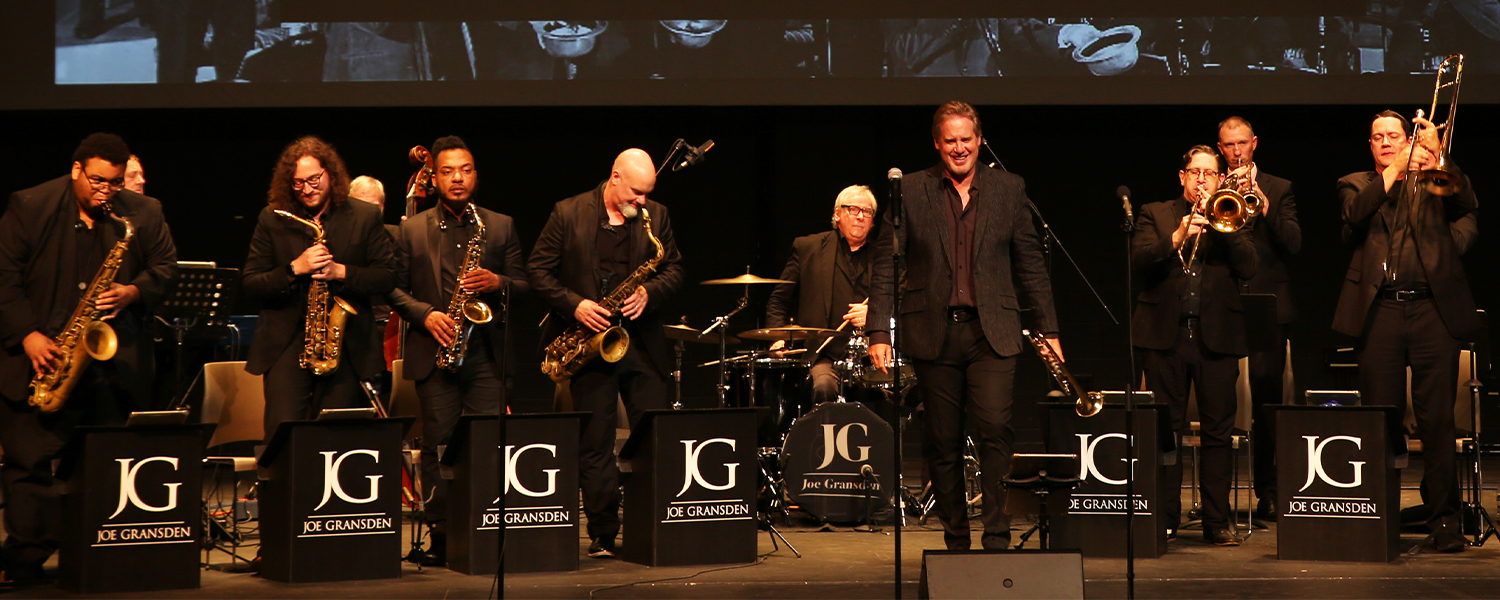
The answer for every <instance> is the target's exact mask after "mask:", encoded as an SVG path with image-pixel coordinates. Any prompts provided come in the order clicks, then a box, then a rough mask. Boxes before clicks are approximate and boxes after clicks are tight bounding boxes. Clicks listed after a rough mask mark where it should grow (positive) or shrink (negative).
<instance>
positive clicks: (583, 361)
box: [542, 208, 667, 383]
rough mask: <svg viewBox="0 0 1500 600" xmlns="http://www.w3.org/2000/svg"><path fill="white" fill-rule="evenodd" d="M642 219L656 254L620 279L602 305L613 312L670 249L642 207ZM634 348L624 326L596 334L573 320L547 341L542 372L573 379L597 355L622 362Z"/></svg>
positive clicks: (560, 380)
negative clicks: (550, 341)
mask: <svg viewBox="0 0 1500 600" xmlns="http://www.w3.org/2000/svg"><path fill="white" fill-rule="evenodd" d="M641 220H642V221H643V223H644V225H645V226H646V237H647V238H649V239H650V240H651V243H652V245H655V246H656V257H655V258H652V259H651V260H648V261H646V262H644V263H641V266H639V267H637V268H636V270H635V272H634V273H631V274H630V277H628V278H626V279H625V281H622V282H620V285H619V286H616V287H615V289H614V291H612V292H610V293H609V295H608V296H605V297H604V299H603V300H601V301H599V306H602V307H604V308H605V309H607V310H609V311H610V312H611V313H613V312H615V311H618V310H620V307H621V306H622V305H624V304H625V299H626V298H629V297H630V295H631V294H633V293H635V288H636V287H638V286H640V285H641V282H642V281H645V280H646V278H647V277H650V276H651V273H653V272H655V271H656V265H657V263H660V262H661V259H662V257H663V256H665V255H666V253H667V251H666V249H665V248H663V247H662V245H661V240H658V239H656V235H655V234H653V233H651V213H649V212H647V211H646V209H644V208H642V209H641ZM628 349H630V334H629V333H628V332H626V331H625V329H624V328H623V327H619V326H615V327H610V328H609V329H606V330H604V331H601V332H598V333H595V332H594V331H593V330H591V329H589V328H588V326H586V325H584V324H583V323H573V325H572V326H570V327H568V329H567V330H566V331H564V332H563V333H562V335H559V336H557V339H555V340H552V343H551V344H547V350H546V356H544V357H543V358H542V372H543V373H546V374H547V376H548V377H551V378H552V381H556V382H558V383H562V382H564V381H567V380H569V379H572V378H573V376H574V375H577V374H578V371H579V370H581V369H583V367H584V365H587V364H588V363H589V361H591V360H593V359H594V358H596V357H598V358H603V359H604V361H605V362H618V361H619V360H620V359H621V358H624V357H625V351H626V350H628Z"/></svg>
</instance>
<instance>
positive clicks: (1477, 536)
mask: <svg viewBox="0 0 1500 600" xmlns="http://www.w3.org/2000/svg"><path fill="white" fill-rule="evenodd" d="M1479 312H1480V319H1481V320H1482V322H1483V323H1485V325H1488V324H1489V323H1488V319H1485V318H1484V317H1485V313H1484V311H1479ZM1485 329H1486V330H1488V327H1486V328H1485ZM1486 364H1487V363H1486ZM1479 365H1480V360H1479V345H1478V344H1475V343H1472V342H1471V343H1469V380H1468V381H1467V382H1465V383H1464V385H1466V386H1468V388H1469V400H1470V402H1471V403H1472V410H1470V411H1469V418H1470V428H1469V431H1470V432H1471V437H1470V438H1469V444H1468V446H1467V447H1465V448H1464V451H1465V452H1467V453H1468V454H1469V456H1470V460H1471V461H1472V462H1473V464H1474V466H1473V470H1472V471H1471V472H1470V473H1469V474H1468V477H1467V479H1468V481H1467V482H1466V483H1467V484H1468V485H1466V486H1463V487H1464V488H1465V489H1464V490H1463V495H1464V506H1463V509H1462V510H1463V511H1464V512H1462V513H1460V514H1461V515H1473V518H1474V519H1476V521H1477V522H1476V523H1475V524H1476V525H1477V527H1476V528H1475V530H1474V539H1472V540H1469V545H1470V546H1475V547H1478V546H1483V545H1484V543H1485V542H1486V541H1489V539H1490V536H1494V535H1500V532H1497V531H1496V530H1495V520H1494V519H1492V518H1490V513H1489V512H1488V511H1486V510H1485V509H1484V502H1482V501H1481V500H1480V496H1481V495H1482V494H1484V469H1483V468H1482V467H1480V461H1481V460H1483V459H1484V453H1483V452H1481V451H1480V444H1479V398H1480V395H1479V388H1481V387H1483V386H1484V384H1483V383H1480V381H1479Z"/></svg>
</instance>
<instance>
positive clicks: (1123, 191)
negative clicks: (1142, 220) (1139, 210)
mask: <svg viewBox="0 0 1500 600" xmlns="http://www.w3.org/2000/svg"><path fill="white" fill-rule="evenodd" d="M1115 195H1116V196H1119V197H1120V203H1121V204H1122V205H1124V207H1125V218H1126V219H1129V220H1132V221H1134V220H1135V211H1134V210H1131V207H1130V188H1128V187H1125V186H1123V185H1122V186H1120V187H1117V188H1115Z"/></svg>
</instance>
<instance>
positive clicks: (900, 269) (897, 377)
mask: <svg viewBox="0 0 1500 600" xmlns="http://www.w3.org/2000/svg"><path fill="white" fill-rule="evenodd" d="M903 203H904V201H903V199H902V197H901V195H900V194H891V203H890V204H891V206H890V208H888V209H887V210H889V211H890V212H889V213H888V214H890V216H891V240H892V243H891V316H890V322H889V323H886V324H885V325H886V326H887V328H888V330H889V331H890V333H891V365H890V368H891V369H892V370H893V371H894V372H893V373H892V374H891V377H892V379H891V389H892V390H895V394H894V395H893V396H892V398H893V399H894V404H895V409H896V452H895V456H896V464H895V469H893V471H892V472H894V473H895V474H896V475H895V477H894V478H892V481H895V482H896V489H894V490H892V494H891V501H892V502H893V503H894V504H895V506H896V526H895V530H896V535H895V536H893V539H894V543H895V559H894V562H895V570H896V578H895V581H896V600H901V525H902V521H903V519H904V518H905V517H906V513H905V510H906V502H905V498H903V497H902V495H901V490H902V489H903V488H904V487H905V483H903V480H902V476H901V462H902V460H903V454H904V453H903V452H902V447H903V444H902V438H904V437H905V433H906V426H905V424H904V422H903V421H902V420H901V410H902V409H903V408H905V406H906V402H905V399H906V397H905V395H903V394H902V393H901V385H902V382H901V336H900V333H901V332H900V329H901V327H900V325H899V323H898V321H899V320H900V315H901V279H902V277H903V276H904V274H905V271H906V269H905V265H903V264H902V257H901V226H902V223H901V221H902V219H901V210H902V208H903V207H902V204H903ZM866 325H868V323H867V324H866Z"/></svg>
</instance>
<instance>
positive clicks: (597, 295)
mask: <svg viewBox="0 0 1500 600" xmlns="http://www.w3.org/2000/svg"><path fill="white" fill-rule="evenodd" d="M655 188H656V170H655V166H654V165H653V164H652V162H651V156H650V155H648V154H646V152H645V151H644V150H639V149H635V148H632V149H630V150H626V151H624V152H621V153H620V155H619V156H618V157H616V158H615V163H614V167H613V169H612V170H611V171H610V174H609V179H607V180H605V181H604V182H603V183H601V184H599V186H598V187H596V188H594V189H592V190H590V191H587V192H584V193H582V194H579V195H577V196H574V197H572V198H569V199H567V200H563V201H562V202H558V203H557V205H556V206H555V207H554V208H553V209H552V216H550V217H548V218H547V225H546V227H544V228H542V234H541V236H540V237H539V238H537V241H536V247H534V248H532V250H531V260H530V262H529V263H528V264H527V266H526V268H527V272H528V274H529V275H530V278H531V287H532V289H533V290H535V291H536V293H537V294H538V295H540V296H541V297H542V299H543V300H545V301H546V302H547V304H548V306H549V307H550V308H551V313H550V314H549V315H548V317H547V324H546V326H545V327H544V328H543V329H542V340H541V341H542V344H549V343H551V342H552V340H554V339H556V338H557V336H558V335H559V334H561V333H562V332H563V331H564V330H566V329H568V328H569V327H570V326H572V325H573V324H574V323H583V324H584V325H586V326H587V327H588V328H589V329H590V330H593V331H604V330H605V329H607V328H608V327H610V326H611V325H619V326H621V327H624V328H625V331H627V332H628V333H630V348H629V350H628V351H626V353H625V356H624V357H622V358H621V359H620V361H619V362H614V363H609V362H605V361H602V360H597V359H596V360H594V361H592V362H590V363H589V364H588V365H587V366H585V367H583V370H581V371H580V372H578V374H577V375H575V376H574V377H573V379H572V381H571V383H570V384H569V385H570V386H571V393H572V396H573V405H574V406H575V407H577V408H578V410H584V411H589V412H590V413H593V416H592V417H591V418H590V419H589V421H588V425H587V426H585V428H584V432H583V439H582V440H581V442H580V444H581V448H580V451H579V454H580V456H579V483H580V486H581V487H582V488H583V507H584V514H586V515H587V516H588V534H589V538H590V539H592V540H593V541H592V542H591V543H590V544H589V551H588V553H589V556H591V557H595V558H609V557H612V556H614V552H615V536H617V535H619V532H620V518H619V512H620V484H619V478H620V473H619V469H618V468H617V467H616V465H615V423H616V422H617V419H618V418H619V417H618V414H617V413H616V398H622V399H623V400H624V401H625V408H626V410H627V412H629V415H628V417H629V419H630V425H631V426H632V427H634V426H635V424H636V422H637V421H638V420H639V419H640V416H641V412H642V411H645V410H647V409H654V408H666V407H667V384H666V375H667V373H669V372H670V371H671V367H672V363H671V360H670V358H669V357H668V354H667V337H666V334H665V332H664V331H663V330H662V323H661V317H660V312H661V307H662V304H663V303H665V302H666V301H668V300H670V299H671V297H672V295H673V294H675V293H677V290H678V288H679V287H681V286H682V277H683V270H682V255H681V254H679V253H678V252H677V242H676V241H674V239H673V237H672V219H671V217H669V216H667V207H665V206H662V205H661V204H658V203H657V202H655V201H652V200H648V199H646V195H647V194H649V193H651V190H653V189H655ZM643 208H644V209H645V210H646V211H647V212H649V214H650V216H651V232H652V233H653V234H654V235H655V236H656V238H657V239H658V240H659V241H660V242H661V245H662V252H663V253H662V257H661V261H660V262H658V263H657V265H656V271H655V272H654V273H652V274H651V275H650V276H648V277H646V279H645V281H642V282H640V284H639V285H637V286H636V287H635V291H634V292H633V293H631V294H630V296H629V297H628V298H627V299H626V300H625V301H624V303H623V304H622V305H621V306H620V307H619V310H617V311H610V310H608V309H605V308H604V307H602V306H600V305H599V301H600V300H603V299H604V298H605V297H606V296H608V295H609V294H610V292H612V291H614V289H615V288H617V287H619V286H620V285H621V283H622V282H624V281H625V280H626V279H629V278H630V276H631V274H633V273H634V272H635V271H636V269H638V268H639V267H640V266H641V264H642V263H645V262H647V261H649V260H651V259H653V258H655V257H656V247H655V246H654V245H653V244H651V242H650V240H649V239H648V238H647V235H646V231H645V226H644V223H643V222H642V219H638V218H636V217H637V215H638V214H639V213H640V211H641V209H643Z"/></svg>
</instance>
